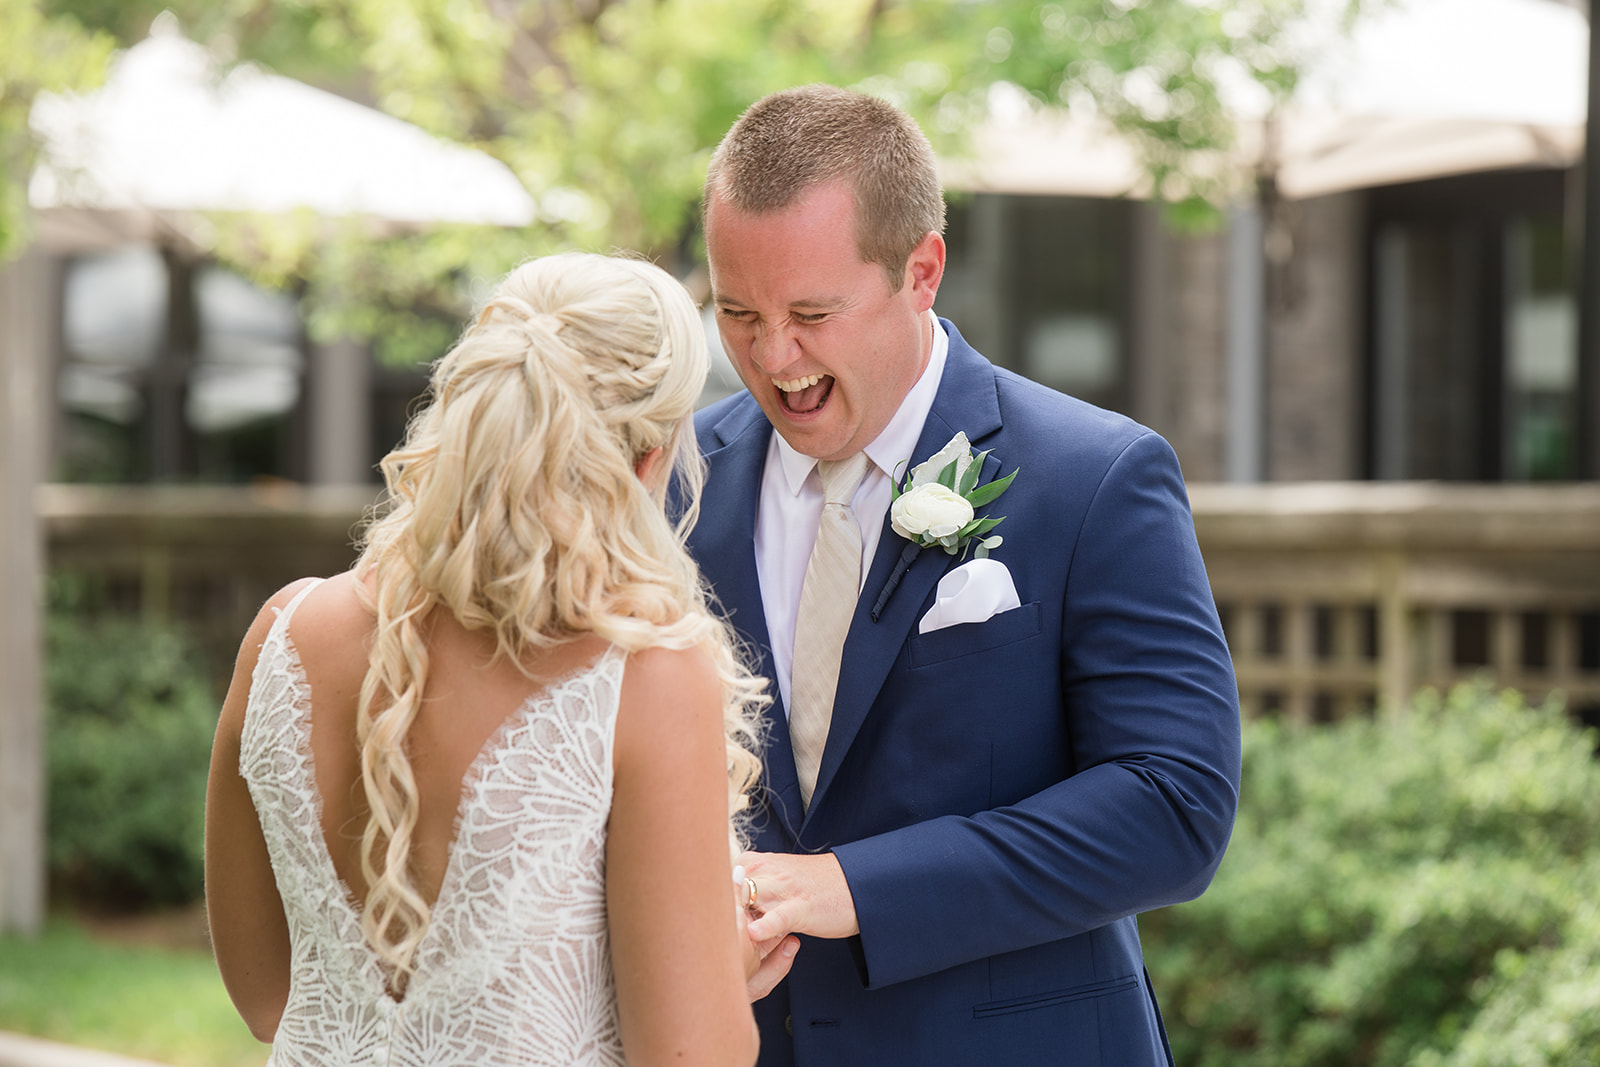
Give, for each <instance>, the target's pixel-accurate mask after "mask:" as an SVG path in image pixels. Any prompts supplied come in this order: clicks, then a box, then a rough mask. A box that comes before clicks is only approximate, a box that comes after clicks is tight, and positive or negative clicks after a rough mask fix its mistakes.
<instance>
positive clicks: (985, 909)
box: [833, 433, 1240, 987]
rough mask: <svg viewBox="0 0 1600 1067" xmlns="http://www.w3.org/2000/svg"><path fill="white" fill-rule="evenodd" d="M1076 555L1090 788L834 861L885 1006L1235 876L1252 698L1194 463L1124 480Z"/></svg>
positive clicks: (1100, 498) (1072, 616) (1076, 687)
mask: <svg viewBox="0 0 1600 1067" xmlns="http://www.w3.org/2000/svg"><path fill="white" fill-rule="evenodd" d="M1070 550H1071V551H1072V553H1073V554H1072V558H1071V560H1070V563H1069V565H1068V567H1067V571H1066V573H1067V582H1066V588H1065V589H1064V590H1063V591H1062V595H1063V600H1062V602H1061V607H1062V632H1061V660H1060V663H1061V670H1060V685H1061V692H1060V694H1059V697H1057V696H1056V695H1054V694H1052V696H1051V699H1052V700H1054V701H1058V702H1059V705H1060V707H1061V709H1062V711H1061V714H1063V715H1064V716H1065V717H1066V732H1067V735H1068V737H1069V738H1070V741H1071V746H1072V766H1073V767H1074V768H1075V771H1074V773H1071V774H1070V775H1069V776H1067V777H1065V779H1064V780H1062V781H1059V782H1057V783H1055V784H1054V785H1051V786H1049V787H1047V788H1045V789H1043V790H1042V791H1040V792H1037V793H1035V794H1034V795H1032V796H1029V797H1027V798H1025V799H1023V800H1021V801H1019V802H1017V803H1015V804H1011V805H1008V806H1005V807H998V808H994V809H992V810H987V811H982V812H979V813H977V814H975V815H971V816H964V817H962V816H944V817H939V818H934V819H931V820H928V821H925V822H920V823H917V824H914V825H910V826H907V827H904V828H902V829H897V830H893V831H890V832H887V833H882V834H879V835H876V836H873V837H869V838H865V839H862V840H859V841H855V842H852V843H849V844H845V845H839V846H836V847H835V848H834V849H833V851H834V854H835V855H836V856H837V857H838V859H839V862H840V864H841V866H842V867H843V869H844V872H845V877H846V879H847V880H848V881H849V884H850V889H851V893H852V895H853V897H854V900H855V905H856V910H857V918H858V920H859V924H860V929H861V935H860V938H861V950H862V954H863V956H864V959H865V966H866V972H867V983H868V985H869V986H872V987H877V986H883V985H888V984H891V983H895V982H901V981H905V980H907V979H911V978H916V977H919V976H922V975H926V974H931V973H934V972H936V971H940V970H944V969H945V968H948V967H952V966H955V965H958V964H961V963H965V962H968V961H971V960H976V959H982V958H985V957H988V956H994V955H997V954H1000V953H1004V952H1010V951H1015V950H1018V949H1024V948H1029V947H1032V946H1035V945H1040V944H1045V943H1047V942H1051V941H1056V940H1059V939H1062V938H1066V937H1071V936H1075V935H1078V934H1082V933H1084V932H1086V931H1089V930H1093V929H1095V928H1098V927H1100V926H1103V925H1105V924H1107V923H1110V922H1113V921H1115V920H1117V919H1120V918H1123V917H1125V916H1128V915H1131V914H1134V913H1137V912H1140V911H1146V910H1149V909H1152V908H1159V907H1163V906H1166V905H1169V904H1174V903H1178V902H1181V901H1184V900H1188V899H1192V898H1194V897H1196V896H1198V895H1199V894H1200V893H1201V892H1202V891H1203V890H1204V889H1205V887H1206V886H1207V885H1208V884H1209V882H1210V880H1211V877H1212V875H1213V874H1214V873H1215V872H1216V869H1217V866H1218V864H1219V863H1220V862H1221V859H1222V854H1223V851H1224V849H1225V848H1226V846H1227V841H1228V836H1229V834H1230V832H1231V830H1232V826H1233V818H1234V812H1235V809H1236V807H1237V801H1238V784H1239V766H1240V736H1239V710H1238V691H1237V686H1236V684H1235V680H1234V674H1233V665H1232V662H1231V659H1230V658H1229V655H1228V650H1227V646H1226V644H1225V642H1224V640H1223V637H1222V633H1221V628H1220V626H1219V624H1218V622H1217V616H1216V609H1215V605H1214V603H1213V600H1212V595H1211V588H1210V584H1209V582H1208V581H1207V579H1206V574H1205V568H1204V564H1203V563H1202V561H1201V558H1200V552H1199V546H1198V544H1197V543H1196V541H1195V537H1194V528H1193V522H1192V519H1191V517H1190V513H1189V505H1188V498H1187V495H1186V493H1185V491H1184V488H1183V479H1182V475H1181V473H1180V471H1179V468H1178V463H1177V457H1176V456H1175V455H1173V453H1172V450H1171V448H1170V447H1169V446H1168V445H1167V443H1166V442H1165V441H1163V440H1162V439H1161V438H1160V437H1159V436H1157V435H1155V434H1153V433H1145V434H1143V435H1142V436H1139V437H1137V438H1135V439H1134V440H1133V441H1132V442H1131V443H1130V444H1129V445H1128V446H1127V447H1126V448H1125V449H1123V450H1122V452H1121V453H1120V454H1119V455H1117V456H1116V458H1115V459H1114V460H1112V462H1111V463H1110V465H1109V467H1108V468H1107V471H1106V473H1105V475H1104V477H1103V478H1102V479H1101V481H1100V484H1099V486H1098V488H1097V489H1096V490H1095V492H1094V494H1093V498H1092V501H1091V502H1090V504H1089V505H1088V506H1087V508H1086V509H1085V510H1084V512H1083V519H1082V524H1081V527H1080V530H1079V533H1078V536H1077V538H1076V541H1075V544H1074V545H1073V547H1072V548H1071V549H1070ZM978 684H980V685H983V684H985V683H984V681H983V680H981V679H980V681H979V682H978ZM993 684H996V685H1003V684H1004V683H1003V680H995V681H994V682H993ZM947 711H948V713H952V714H953V713H958V712H959V709H958V708H956V707H952V708H950V709H947Z"/></svg>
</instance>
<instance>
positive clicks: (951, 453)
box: [911, 431, 972, 489]
mask: <svg viewBox="0 0 1600 1067" xmlns="http://www.w3.org/2000/svg"><path fill="white" fill-rule="evenodd" d="M952 459H953V460H955V461H956V484H957V485H960V484H961V476H962V475H963V474H965V473H967V468H968V467H970V466H972V444H971V442H969V441H968V440H967V435H966V431H962V432H961V433H958V434H956V435H955V436H954V437H952V438H950V443H949V444H947V445H945V446H944V447H943V448H941V449H939V451H938V452H936V453H934V454H933V455H932V456H930V457H928V459H927V460H926V461H924V462H922V463H918V464H917V465H916V466H915V467H912V468H911V488H913V489H918V488H921V487H922V486H924V485H927V484H929V483H930V482H936V481H938V480H939V472H940V471H942V470H944V469H945V468H946V467H948V466H949V465H950V461H951V460H952Z"/></svg>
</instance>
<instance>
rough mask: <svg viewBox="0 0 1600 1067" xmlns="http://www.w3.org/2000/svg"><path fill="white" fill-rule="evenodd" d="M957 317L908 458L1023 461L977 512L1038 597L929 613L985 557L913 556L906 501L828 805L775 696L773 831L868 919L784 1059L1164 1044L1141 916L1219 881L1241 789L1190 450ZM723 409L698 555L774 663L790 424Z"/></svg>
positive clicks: (1152, 1057)
mask: <svg viewBox="0 0 1600 1067" xmlns="http://www.w3.org/2000/svg"><path fill="white" fill-rule="evenodd" d="M941 325H942V326H943V327H944V328H945V330H946V331H947V332H948V333H949V336H950V356H949V360H948V362H947V364H946V367H945V371H944V377H943V379H942V381H941V382H940V385H939V391H938V395H937V397H936V399H935V400H934V404H933V409H932V412H931V414H930V415H929V417H928V420H927V423H926V424H925V425H924V428H923V432H922V437H921V439H920V441H919V442H918V444H917V450H916V454H915V455H913V456H911V457H909V459H910V461H911V462H912V463H913V464H914V463H918V462H921V461H922V460H923V459H926V458H927V457H928V456H930V455H932V454H933V453H934V452H936V451H937V450H938V449H939V448H940V447H941V446H943V445H944V444H945V442H947V441H948V440H949V439H950V438H951V437H952V436H954V435H955V433H956V432H957V431H958V430H959V431H965V432H966V434H967V437H968V438H969V439H970V440H971V441H972V443H973V445H974V446H975V448H976V449H977V450H979V451H982V450H984V449H988V450H990V451H991V454H990V455H989V457H988V460H987V461H986V463H985V465H984V471H983V475H982V480H983V481H988V480H991V479H992V478H994V477H996V476H997V475H998V474H1000V473H1010V471H1011V470H1012V469H1014V468H1020V470H1021V473H1019V474H1018V475H1017V478H1016V481H1015V482H1013V483H1012V485H1011V488H1010V489H1009V490H1007V492H1006V493H1005V494H1004V495H1003V496H1001V497H1000V498H999V499H998V500H997V501H995V502H994V503H993V504H991V505H989V507H988V508H987V509H985V510H984V511H982V512H980V514H982V513H987V514H992V515H1004V516H1005V517H1006V518H1005V522H1004V523H1002V524H1001V525H1000V527H999V528H998V529H996V530H995V531H994V533H996V534H999V535H1001V536H1003V537H1004V538H1005V542H1004V544H1003V545H1001V546H1000V547H999V548H997V549H995V551H994V552H993V554H992V558H994V559H997V560H999V561H1001V562H1002V563H1004V564H1005V565H1006V566H1007V567H1008V568H1009V569H1010V571H1011V575H1012V578H1013V581H1014V582H1015V584H1016V587H1017V592H1018V595H1019V597H1020V599H1021V601H1022V606H1021V607H1020V608H1017V609H1014V610H1012V611H1008V612H1005V613H1002V614H1000V615H996V616H994V617H993V618H991V619H989V620H988V621H986V622H982V623H969V624H962V625H957V626H953V627H949V628H946V629H942V630H936V631H933V632H930V633H927V634H918V633H917V621H918V620H919V619H920V618H921V617H922V615H923V614H924V613H925V612H926V611H927V610H928V609H929V607H930V606H931V605H932V603H933V596H934V588H935V586H936V585H937V583H938V581H939V578H940V577H941V576H942V575H944V574H945V573H946V572H947V571H948V570H949V569H950V568H951V567H954V566H957V565H959V560H958V559H957V558H956V557H952V556H949V555H947V554H945V553H944V552H943V551H940V550H938V549H924V550H921V551H920V552H915V551H913V552H911V553H906V548H907V544H908V543H907V542H906V541H905V540H904V539H902V538H901V537H900V536H899V535H897V534H895V533H894V532H893V531H892V530H891V529H889V527H888V519H887V517H885V520H884V521H885V526H884V531H883V534H882V537H881V539H880V541H879V546H878V550H877V554H876V557H875V558H874V560H873V561H872V564H871V568H870V571H869V572H868V576H867V580H866V584H865V589H864V591H863V593H862V596H861V600H860V603H859V604H858V605H857V610H856V614H855V617H854V619H853V621H852V623H851V627H850V633H849V637H848V638H847V639H846V641H845V648H844V655H843V661H842V663H841V666H840V673H839V689H838V696H837V698H836V700H835V704H834V712H833V721H832V726H831V728H830V732H829V734H828V740H827V746H826V749H825V751H824V754H823V758H822V765H821V770H820V773H819V775H818V778H817V787H816V792H815V794H814V796H813V797H812V801H811V807H810V809H809V811H803V809H802V807H801V804H800V794H799V787H798V784H797V782H796V777H795V769H794V757H793V750H792V749H791V747H790V743H789V734H788V729H787V727H786V719H785V715H784V712H783V709H782V708H781V706H779V705H778V704H777V703H776V701H775V703H774V706H773V707H772V709H771V714H770V718H771V736H770V738H769V741H768V751H767V753H766V779H765V792H764V797H763V803H762V804H761V806H760V812H759V815H758V818H757V830H758V836H757V840H756V845H755V847H756V848H757V849H758V850H761V851H776V852H819V851H825V850H829V849H831V850H832V851H833V853H834V855H835V856H837V857H838V860H839V862H840V864H841V865H842V867H843V869H844V873H845V877H846V878H847V880H848V881H849V884H850V890H851V893H852V895H853V897H854V900H855V905H856V911H857V915H858V918H859V922H860V928H861V933H860V935H859V937H855V938H850V939H847V940H842V941H826V940H819V939H816V938H806V939H804V943H803V945H802V947H801V950H800V953H799V955H798V956H797V957H796V959H795V963H794V969H793V971H792V972H791V973H790V976H789V977H788V979H786V980H785V982H784V983H783V984H782V985H781V986H780V987H779V988H778V989H777V990H775V991H774V992H773V994H772V995H771V996H769V997H768V998H767V999H766V1000H764V1001H762V1002H761V1003H760V1004H758V1005H757V1017H758V1019H759V1021H760V1023H761V1031H762V1052H761V1063H762V1064H764V1065H778V1064H794V1063H797V1064H803V1065H813V1064H815V1065H829V1067H833V1065H842V1064H874V1065H881V1064H989V1063H998V1062H1008V1063H1030V1064H1046V1063H1048V1064H1073V1065H1084V1067H1089V1065H1095V1067H1142V1065H1146V1064H1167V1063H1170V1053H1169V1051H1168V1049H1167V1043H1166V1036H1165V1033H1164V1032H1163V1030H1162V1025H1161V1019H1160V1014H1159V1012H1158V1011H1157V1009H1156V1005H1155V999H1154V996H1153V994H1152V992H1151V990H1150V986H1149V979H1148V976H1147V975H1146V973H1145V970H1144V966H1143V957H1142V955H1141V952H1140V948H1139V937H1138V931H1137V926H1136V922H1135V919H1134V916H1135V914H1136V913H1137V912H1140V911H1145V910H1148V909H1151V908H1158V907H1162V906H1164V905H1167V904H1172V903H1176V902H1178V901H1182V900H1186V899H1190V898H1192V897H1195V896H1197V895H1198V894H1199V893H1200V892H1201V891H1202V890H1204V889H1205V887H1206V885H1207V884H1208V883H1209V881H1210V879H1211V877H1212V875H1213V873H1214V872H1215V871H1216V868H1217V864H1218V863H1219V862H1220V861H1221V858H1222V854H1223V850H1224V848H1225V847H1226V844H1227V840H1228V835H1229V833H1230V831H1231V829H1232V825H1233V817H1234V810H1235V807H1236V803H1237V796H1238V782H1239V712H1238V693H1237V689H1236V686H1235V682H1234V675H1233V667H1232V663H1231V661H1230V659H1229V656H1228V649H1227V646H1226V645H1225V644H1224V641H1223V637H1222V632H1221V627H1220V626H1219V625H1218V622H1217V615H1216V610H1215V606H1214V604H1213V601H1212V596H1211V589H1210V586H1209V584H1208V582H1207V580H1206V574H1205V567H1204V565H1203V563H1202V562H1201V559H1200V552H1199V549H1198V546H1197V545H1196V542H1195V537H1194V528H1193V522H1192V520H1191V518H1190V513H1189V506H1188V497H1187V494H1186V493H1185V491H1184V485H1183V479H1182V475H1181V473H1180V471H1179V468H1178V462H1177V457H1176V456H1175V455H1174V454H1173V452H1172V450H1171V448H1170V447H1169V446H1168V445H1167V443H1166V442H1165V441H1163V440H1162V439H1161V438H1160V437H1159V436H1157V435H1156V434H1155V433H1153V432H1151V431H1150V430H1147V429H1145V428H1144V427H1142V426H1139V425H1138V424H1136V423H1134V422H1132V421H1130V420H1128V419H1126V418H1123V417H1122V416H1120V415H1115V414H1112V413H1110V412H1107V411H1103V410H1101V409H1099V408H1095V407H1093V406H1091V405H1089V404H1085V403H1083V402H1081V401H1078V400H1075V399H1072V398H1070V397H1066V396H1063V395H1061V394H1060V393H1057V392H1054V391H1052V390H1049V389H1046V388H1044V387H1042V386H1040V385H1038V384H1036V383H1033V382H1030V381H1028V380H1026V379H1023V378H1021V377H1018V376H1017V375H1015V374H1012V373H1010V372H1008V371H1005V370H1003V369H999V368H996V367H994V366H993V365H991V364H990V363H989V362H988V361H987V360H986V359H984V358H983V357H982V356H981V355H979V354H978V353H977V352H975V351H974V350H973V349H972V348H971V347H970V346H969V345H967V344H966V342H965V341H963V340H962V339H961V335H960V334H959V333H957V332H956V330H955V328H954V327H953V326H951V325H950V323H948V322H945V321H943V320H941ZM696 421H697V428H698V435H699V441H700V445H701V449H702V451H703V452H704V453H705V456H706V460H707V463H708V465H709V476H708V478H707V484H706V490H705V494H704V497H703V499H702V502H701V515H700V521H699V524H698V526H697V527H696V530H695V532H694V535H693V536H692V538H691V547H692V549H693V551H694V554H695V557H696V559H697V560H698V561H699V563H700V566H701V568H702V569H703V571H704V572H705V574H706V576H707V578H708V580H709V581H710V583H711V585H712V587H713V589H714V592H715V594H716V596H717V598H718V599H719V600H720V601H721V603H722V607H723V609H724V610H725V611H727V612H728V613H729V614H730V616H731V619H732V622H733V625H734V627H735V628H736V629H737V630H738V631H739V632H740V633H741V635H742V636H743V637H744V638H745V639H746V640H747V641H748V643H749V645H750V647H751V648H752V649H754V650H755V651H756V652H757V653H759V654H760V656H761V657H762V662H761V665H760V667H761V670H762V671H763V672H764V673H765V674H766V675H767V676H768V677H769V678H770V677H772V666H771V659H770V650H769V644H770V643H769V640H768V637H767V627H766V620H765V616H764V613H763V610H762V606H761V590H760V587H759V581H758V578H757V574H756V562H755V554H754V551H753V547H752V546H753V539H754V531H755V518H756V506H757V498H758V490H759V485H760V479H761V472H762V466H763V463H764V460H765V456H766V452H767V446H768V441H769V439H770V437H771V434H772V428H771V425H770V424H769V423H768V422H767V420H766V418H765V416H763V415H762V413H761V411H760V409H759V407H758V406H757V405H756V403H755V401H754V400H753V399H752V398H751V397H750V395H749V394H748V393H740V394H739V395H737V396H734V397H730V398H728V399H727V400H725V401H722V402H720V403H718V404H716V405H713V406H711V407H709V408H707V409H706V410H705V411H702V412H701V413H700V414H699V416H698V417H697V420H696ZM904 469H905V468H902V470H904ZM903 554H909V555H911V556H912V559H911V562H910V564H909V566H908V567H906V568H905V569H904V572H903V576H902V578H901V580H900V582H899V584H898V586H896V587H895V588H894V591H893V592H892V594H891V595H890V596H889V598H888V600H887V602H886V603H884V604H883V606H882V610H881V611H879V612H878V613H877V615H876V617H874V608H875V607H877V605H878V602H879V600H880V598H881V594H882V590H883V589H884V587H885V585H886V583H888V582H889V580H890V576H891V574H892V573H893V572H894V571H895V570H896V566H897V563H899V562H900V561H901V557H902V555H903ZM772 689H773V692H774V693H775V692H776V686H775V685H774V686H773V687H772Z"/></svg>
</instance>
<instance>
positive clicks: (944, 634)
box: [907, 600, 1042, 670]
mask: <svg viewBox="0 0 1600 1067" xmlns="http://www.w3.org/2000/svg"><path fill="white" fill-rule="evenodd" d="M1041 620H1042V615H1041V608H1040V604H1039V602H1038V601H1037V600H1035V601H1034V602H1033V603H1031V604H1023V605H1022V606H1021V607H1017V608H1012V609H1011V610H1010V611H1003V612H1001V613H1000V614H999V615H995V616H993V617H991V618H988V619H985V620H984V621H983V622H978V623H971V622H967V623H960V624H958V625H956V626H946V627H945V628H944V629H942V630H934V631H932V632H931V633H925V634H912V635H911V640H910V641H908V642H907V656H908V661H909V663H908V665H909V666H910V668H911V669H912V670H917V669H918V668H921V667H931V666H935V665H938V664H941V663H946V662H948V661H950V660H955V659H962V658H964V657H967V656H975V655H977V654H979V653H980V652H992V651H994V650H995V649H999V648H1003V647H1004V646H1006V645H1013V644H1016V643H1018V642H1021V641H1026V640H1028V639H1029V638H1032V637H1037V636H1039V633H1040V631H1041V629H1042V621H1041Z"/></svg>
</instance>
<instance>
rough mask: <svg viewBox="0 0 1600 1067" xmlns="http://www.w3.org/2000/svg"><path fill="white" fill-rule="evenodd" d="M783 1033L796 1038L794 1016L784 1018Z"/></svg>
mask: <svg viewBox="0 0 1600 1067" xmlns="http://www.w3.org/2000/svg"><path fill="white" fill-rule="evenodd" d="M783 1032H784V1033H786V1034H788V1035H789V1036H790V1037H793V1036H794V1016H793V1015H785V1016H784V1017H783Z"/></svg>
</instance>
